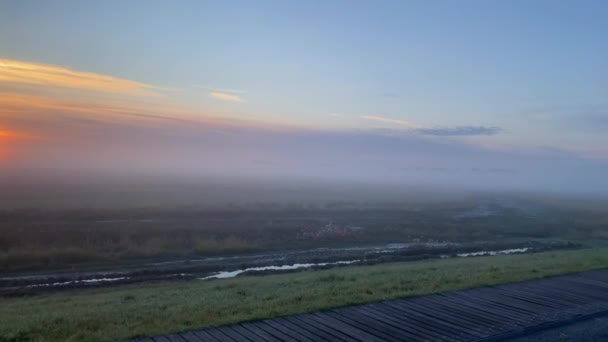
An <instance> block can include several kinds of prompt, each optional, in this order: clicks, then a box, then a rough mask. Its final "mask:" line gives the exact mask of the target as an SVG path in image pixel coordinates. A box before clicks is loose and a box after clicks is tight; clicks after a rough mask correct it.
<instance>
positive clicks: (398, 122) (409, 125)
mask: <svg viewBox="0 0 608 342" xmlns="http://www.w3.org/2000/svg"><path fill="white" fill-rule="evenodd" d="M361 118H362V119H365V120H371V121H379V122H384V123H390V124H395V125H400V126H404V127H407V128H419V127H420V126H419V125H417V124H415V123H413V122H410V121H406V120H399V119H391V118H386V117H383V116H377V115H361Z"/></svg>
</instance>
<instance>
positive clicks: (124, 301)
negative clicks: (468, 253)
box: [0, 248, 608, 341]
mask: <svg viewBox="0 0 608 342" xmlns="http://www.w3.org/2000/svg"><path fill="white" fill-rule="evenodd" d="M606 267H608V249H606V248H594V249H583V250H571V251H554V252H545V253H538V254H526V255H511V256H496V257H480V258H467V259H446V260H426V261H419V262H402V263H393V264H383V265H375V266H349V267H343V268H338V269H331V270H323V271H309V272H300V273H291V274H281V275H269V276H250V277H241V278H234V279H227V280H216V281H187V282H164V283H156V284H148V285H137V286H135V285H130V286H121V287H112V288H106V289H91V290H74V291H72V292H63V293H54V294H46V295H39V296H36V297H24V298H3V299H0V341H116V340H126V339H129V338H134V337H139V336H150V335H157V334H164V333H171V332H178V331H183V330H190V329H197V328H202V327H207V326H212V325H220V324H226V323H234V322H239V321H246V320H256V319H262V318H269V317H274V316H281V315H288V314H296V313H303V312H308V311H313V310H320V309H327V308H332V307H339V306H345V305H351V304H361V303H368V302H373V301H379V300H384V299H392V298H401V297H408V296H416V295H423V294H430V293H436V292H443V291H451V290H458V289H465V288H471V287H479V286H486V285H494V284H500V283H506V282H514V281H521V280H526V279H535V278H541V277H547V276H553V275H559V274H566V273H573V272H580V271H587V270H593V269H600V268H606Z"/></svg>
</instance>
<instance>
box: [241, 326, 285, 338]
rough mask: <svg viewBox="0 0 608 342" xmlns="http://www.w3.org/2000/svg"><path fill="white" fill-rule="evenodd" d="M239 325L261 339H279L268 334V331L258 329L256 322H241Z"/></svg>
mask: <svg viewBox="0 0 608 342" xmlns="http://www.w3.org/2000/svg"><path fill="white" fill-rule="evenodd" d="M240 326H241V327H243V328H244V329H247V330H248V331H250V332H251V333H253V334H255V335H257V336H259V337H261V339H262V340H264V341H270V342H280V341H281V340H280V339H278V338H277V337H275V336H274V335H272V334H269V333H268V332H266V331H265V330H263V329H260V328H259V327H258V326H257V323H242V324H240ZM256 341H259V340H256Z"/></svg>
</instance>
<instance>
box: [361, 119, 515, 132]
mask: <svg viewBox="0 0 608 342" xmlns="http://www.w3.org/2000/svg"><path fill="white" fill-rule="evenodd" d="M361 118H362V119H365V120H371V121H378V122H382V123H388V124H393V125H399V126H402V127H405V128H406V129H407V130H408V131H409V132H412V133H417V134H422V135H433V136H443V137H448V136H476V135H495V134H498V133H500V132H502V131H503V129H502V128H500V127H486V126H459V127H427V126H423V125H419V124H416V123H413V122H411V121H406V120H400V119H393V118H387V117H383V116H377V115H362V116H361Z"/></svg>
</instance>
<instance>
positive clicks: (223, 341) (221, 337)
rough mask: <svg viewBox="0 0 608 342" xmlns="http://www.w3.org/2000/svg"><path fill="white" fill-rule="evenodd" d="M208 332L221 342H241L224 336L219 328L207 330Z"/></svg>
mask: <svg viewBox="0 0 608 342" xmlns="http://www.w3.org/2000/svg"><path fill="white" fill-rule="evenodd" d="M207 332H208V333H209V334H210V335H212V336H213V337H215V338H216V339H217V340H219V341H220V342H239V341H238V340H235V339H233V338H231V337H229V336H228V335H226V334H224V333H223V332H222V331H221V330H220V329H217V328H210V329H207Z"/></svg>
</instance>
